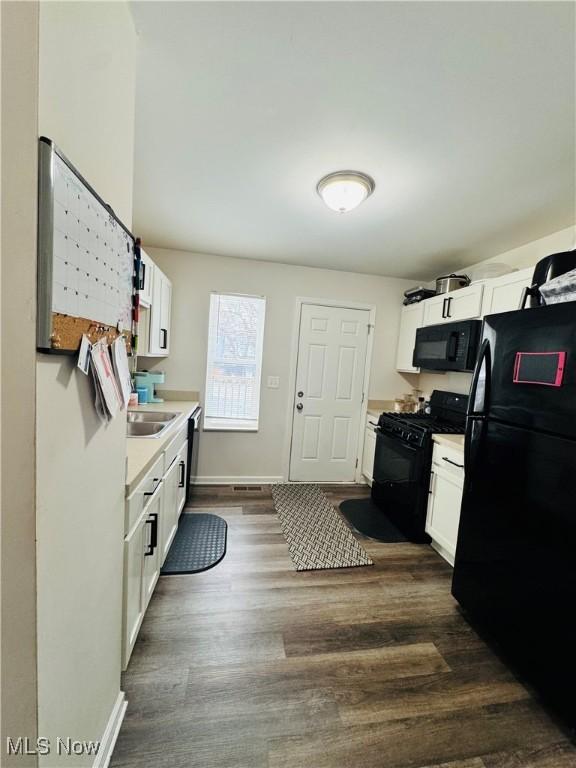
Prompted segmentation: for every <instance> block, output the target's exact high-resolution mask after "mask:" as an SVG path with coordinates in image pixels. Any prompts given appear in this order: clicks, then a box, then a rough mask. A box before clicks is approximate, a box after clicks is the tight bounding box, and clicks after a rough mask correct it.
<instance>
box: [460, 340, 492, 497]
mask: <svg viewBox="0 0 576 768" xmlns="http://www.w3.org/2000/svg"><path fill="white" fill-rule="evenodd" d="M484 365H485V366H486V373H485V376H484V393H483V394H484V396H483V400H482V410H475V405H476V395H477V392H478V382H479V380H480V374H481V372H482V367H483V366H484ZM491 365H492V364H491V353H490V342H489V341H488V339H484V341H483V342H482V346H481V347H480V353H479V355H478V362H477V363H476V367H475V369H474V375H473V377H472V385H471V387H470V396H469V399H468V413H467V418H466V434H465V436H464V467H465V469H464V472H465V480H464V482H465V483H469V482H470V478H471V469H472V443H473V442H475V441H477V440H478V429H479V428H481V427H482V426H483V422H484V420H485V418H486V406H487V404H488V401H489V399H490V370H491Z"/></svg>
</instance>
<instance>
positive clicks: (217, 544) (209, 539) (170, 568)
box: [160, 512, 228, 576]
mask: <svg viewBox="0 0 576 768" xmlns="http://www.w3.org/2000/svg"><path fill="white" fill-rule="evenodd" d="M227 529H228V526H227V525H226V521H225V520H223V519H222V518H221V517H218V515H209V514H204V513H201V512H184V513H183V514H182V515H181V516H180V523H179V525H178V530H177V531H176V536H174V541H173V542H172V546H171V547H170V550H169V552H168V555H167V556H166V560H165V561H164V565H163V566H162V570H161V571H160V573H161V574H162V576H171V575H172V576H173V575H175V574H182V573H199V572H200V571H207V570H208V568H212V567H214V566H215V565H217V564H218V563H219V562H220V560H222V558H223V557H224V555H225V554H226V533H227Z"/></svg>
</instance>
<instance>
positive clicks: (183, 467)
mask: <svg viewBox="0 0 576 768" xmlns="http://www.w3.org/2000/svg"><path fill="white" fill-rule="evenodd" d="M185 483H186V464H185V463H184V462H183V461H181V462H180V480H179V481H178V488H184V485H185Z"/></svg>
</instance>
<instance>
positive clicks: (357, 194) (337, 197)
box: [316, 171, 376, 213]
mask: <svg viewBox="0 0 576 768" xmlns="http://www.w3.org/2000/svg"><path fill="white" fill-rule="evenodd" d="M375 187H376V184H375V183H374V179H373V178H371V177H370V176H368V175H367V174H365V173H359V172H358V171H336V173H329V174H328V176H324V177H323V178H322V179H320V181H319V182H318V184H317V185H316V191H317V192H318V194H319V195H320V197H321V198H322V200H324V202H325V203H326V205H327V206H328V208H330V209H331V210H332V211H336V212H337V213H348V211H352V210H353V209H354V208H357V207H358V206H359V205H360V203H363V202H364V200H366V198H367V197H370V195H371V194H372V192H374V188H375Z"/></svg>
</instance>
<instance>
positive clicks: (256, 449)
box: [139, 249, 414, 481]
mask: <svg viewBox="0 0 576 768" xmlns="http://www.w3.org/2000/svg"><path fill="white" fill-rule="evenodd" d="M149 252H150V255H151V256H152V258H153V259H154V260H155V261H156V262H157V263H158V264H159V265H160V267H161V268H162V270H164V271H165V272H166V274H167V275H168V277H170V279H171V280H172V283H173V291H174V293H173V304H172V340H171V353H170V357H168V358H166V359H165V360H161V361H157V362H155V363H154V362H153V361H152V360H151V359H145V358H141V359H140V360H139V367H142V368H143V367H145V366H146V365H148V364H149V365H150V367H152V366H154V367H155V368H157V369H159V370H165V371H166V377H167V385H168V386H170V387H172V388H174V389H189V390H190V389H191V390H199V391H200V392H201V393H203V391H204V385H205V375H206V351H207V335H208V311H209V298H210V292H211V291H230V292H232V293H253V294H261V295H264V296H266V298H267V305H266V328H265V337H264V357H263V368H262V395H261V403H260V429H259V431H258V433H256V434H242V433H224V434H222V433H213V432H212V433H208V432H203V433H202V434H201V442H200V459H199V475H200V477H203V478H207V477H208V478H211V479H215V478H237V479H238V481H241V480H242V478H250V477H252V478H254V477H257V478H271V479H278V478H279V477H281V476H282V474H283V466H282V460H283V449H284V440H285V437H286V417H287V409H290V410H291V406H290V404H289V402H288V400H289V386H290V382H289V376H288V374H289V365H290V353H291V348H292V341H293V331H294V315H295V309H296V303H295V300H296V297H297V296H303V297H311V298H326V299H341V300H342V301H343V302H345V301H346V300H349V301H356V302H363V303H366V304H374V305H375V306H376V331H375V338H374V353H373V362H372V374H371V378H370V390H369V397H371V398H374V399H391V398H393V397H394V396H396V395H398V394H400V393H402V392H407V391H410V384H409V383H408V382H409V379H410V380H412V381H413V377H408V378H405V377H403V376H401V375H400V374H398V373H397V372H396V371H395V368H394V365H395V357H396V343H397V336H398V323H399V316H400V307H401V305H402V299H403V292H404V290H405V289H406V288H408V287H410V286H412V285H413V284H414V281H413V280H397V279H394V278H385V277H378V276H371V275H360V274H353V273H350V272H338V271H335V270H324V269H311V268H308V267H297V266H289V265H286V264H275V263H272V262H263V261H252V260H247V259H233V258H226V257H221V256H206V255H200V254H192V253H186V252H184V251H169V250H159V249H149ZM267 376H279V377H280V388H279V389H268V388H267V387H266V377H267Z"/></svg>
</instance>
